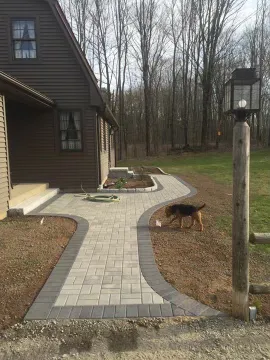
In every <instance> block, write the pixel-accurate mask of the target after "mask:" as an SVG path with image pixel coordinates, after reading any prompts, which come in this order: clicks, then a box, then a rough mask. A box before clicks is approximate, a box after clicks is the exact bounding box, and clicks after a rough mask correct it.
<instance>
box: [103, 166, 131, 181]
mask: <svg viewBox="0 0 270 360" xmlns="http://www.w3.org/2000/svg"><path fill="white" fill-rule="evenodd" d="M133 175H134V173H133V171H130V170H129V169H128V167H113V168H110V172H109V177H110V178H112V179H119V178H120V177H122V178H131V177H132V176H133Z"/></svg>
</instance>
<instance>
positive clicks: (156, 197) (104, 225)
mask: <svg viewBox="0 0 270 360" xmlns="http://www.w3.org/2000/svg"><path fill="white" fill-rule="evenodd" d="M154 179H156V180H157V181H158V183H159V184H160V185H161V186H160V185H159V188H160V190H158V191H155V192H146V193H121V194H119V197H120V202H117V203H95V202H94V203H93V202H89V201H87V200H84V199H83V197H82V196H79V195H76V194H64V195H62V196H60V197H58V199H56V200H55V201H53V202H52V203H51V204H49V205H48V206H47V207H46V208H45V209H43V210H42V213H43V214H67V215H72V216H77V217H80V218H83V219H86V220H87V222H88V223H89V228H88V231H87V230H86V231H85V232H86V235H85V237H84V239H83V241H82V243H81V244H77V245H76V244H75V242H74V241H73V243H74V244H75V245H72V244H69V246H68V247H67V249H66V250H65V252H64V254H63V255H64V256H65V257H64V258H63V259H62V258H61V260H60V262H59V264H60V265H61V266H62V268H61V267H60V266H56V268H55V269H54V272H55V276H54V278H53V279H54V280H52V276H51V277H50V278H49V279H48V281H47V284H46V285H45V287H44V288H43V290H42V291H41V293H40V295H39V297H38V298H37V300H36V301H35V303H34V304H33V306H32V308H30V311H29V313H28V314H27V316H26V319H27V318H28V319H35V318H40V315H39V312H41V313H42V312H46V311H47V312H48V308H49V304H48V303H49V301H51V308H50V311H49V312H48V314H47V316H48V317H49V318H53V317H54V316H55V317H58V318H69V317H72V314H73V315H74V314H75V315H74V316H76V317H78V318H90V317H97V318H99V317H121V316H123V317H125V316H142V315H143V314H144V315H143V316H171V315H172V314H174V315H177V314H181V313H182V314H189V313H190V314H193V315H196V312H195V313H192V308H196V309H200V313H202V312H205V311H207V310H209V309H210V308H208V307H207V306H204V305H202V304H200V303H198V302H196V301H194V300H193V299H190V298H188V297H186V296H184V295H183V298H181V297H180V298H179V297H178V294H179V293H178V292H177V291H176V290H175V289H173V288H172V287H171V286H170V285H169V284H167V283H166V282H165V280H164V279H163V278H162V276H161V275H160V274H159V272H158V270H157V267H156V265H155V263H154V260H153V255H152V254H151V253H149V251H152V250H151V246H149V232H148V230H147V229H143V227H144V226H145V227H147V225H148V217H149V216H150V215H151V209H153V208H154V207H157V208H158V207H159V204H162V203H165V202H169V201H172V200H174V199H178V198H181V197H186V196H188V195H189V194H190V192H191V190H190V188H189V187H188V186H186V185H185V184H184V183H183V182H181V181H179V179H177V178H176V177H174V176H167V175H155V176H154ZM149 209H150V213H148V215H145V216H144V215H143V214H147V210H148V212H149ZM147 216H148V217H147ZM138 223H139V225H138ZM140 225H141V229H140ZM138 229H139V232H138ZM80 232H81V234H83V230H80V229H79V231H78V232H77V233H79V234H76V235H77V236H79V235H80ZM138 234H139V235H138ZM78 240H79V237H78ZM138 242H139V247H138ZM150 245H151V244H150ZM72 246H74V248H72ZM76 246H77V247H79V251H78V253H77V256H76V254H75V253H74V251H75V247H76ZM139 252H141V253H140V254H139ZM148 253H149V256H148ZM72 256H73V257H72ZM59 264H58V265H59ZM140 264H141V266H140ZM142 269H143V273H142ZM143 274H144V275H145V276H146V277H147V279H145V277H144V275H143ZM146 280H147V281H148V283H149V284H150V285H151V286H150V285H149V284H148V283H147V281H146ZM54 283H55V284H54ZM60 283H61V285H60V286H59V284H60ZM57 284H58V291H57V290H56V289H57ZM52 285H55V291H53V289H54V288H53V287H52V291H50V293H51V294H48V289H49V290H50V289H51V288H50V287H49V286H52ZM158 289H160V291H158ZM155 290H156V291H157V292H159V293H160V294H162V296H161V295H159V294H158V293H157V292H156V291H155ZM48 295H51V298H50V300H48V301H45V300H44V299H45V298H46V296H48ZM179 295H180V294H179ZM176 298H177V299H176ZM165 299H167V300H165ZM173 299H176V301H173ZM187 299H190V303H189V301H187ZM182 301H185V302H184V303H183V304H184V307H183V308H181V309H177V307H175V306H173V307H172V306H171V304H170V302H172V303H174V304H176V305H177V306H178V305H181V302H182ZM177 302H178V303H177ZM42 303H43V305H44V308H45V310H44V308H43V307H42ZM123 305H124V307H123ZM134 305H136V306H134ZM144 305H149V306H150V307H149V306H148V307H147V306H146V307H143V306H144ZM157 305H158V306H157ZM121 306H122V307H121ZM180 307H181V306H180ZM185 307H186V309H185ZM64 309H66V310H64ZM76 309H77V310H76ZM185 311H186V312H185ZM209 311H210V313H211V311H212V315H213V314H219V313H218V312H217V311H215V310H213V309H210V310H209Z"/></svg>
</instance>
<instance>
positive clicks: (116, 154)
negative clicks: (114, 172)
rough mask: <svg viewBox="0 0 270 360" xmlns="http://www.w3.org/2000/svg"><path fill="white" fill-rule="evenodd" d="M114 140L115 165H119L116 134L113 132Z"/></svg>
mask: <svg viewBox="0 0 270 360" xmlns="http://www.w3.org/2000/svg"><path fill="white" fill-rule="evenodd" d="M113 142H114V163H115V167H117V151H116V136H115V133H114V134H113Z"/></svg>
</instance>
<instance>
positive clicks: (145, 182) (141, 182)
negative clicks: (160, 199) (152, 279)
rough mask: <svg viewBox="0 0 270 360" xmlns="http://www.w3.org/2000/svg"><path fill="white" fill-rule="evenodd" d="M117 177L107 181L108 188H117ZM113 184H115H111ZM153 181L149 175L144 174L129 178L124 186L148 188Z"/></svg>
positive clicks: (126, 187) (125, 187) (128, 187)
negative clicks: (136, 177) (137, 177)
mask: <svg viewBox="0 0 270 360" xmlns="http://www.w3.org/2000/svg"><path fill="white" fill-rule="evenodd" d="M116 181H117V179H110V178H108V179H107V180H106V182H105V184H104V185H105V186H104V187H105V188H106V189H116V186H115V183H116ZM111 184H113V185H111ZM153 185H154V184H153V181H152V180H151V178H150V177H149V176H148V175H142V176H141V177H140V178H139V179H127V183H126V184H125V185H124V186H123V188H124V189H136V188H146V187H150V186H153Z"/></svg>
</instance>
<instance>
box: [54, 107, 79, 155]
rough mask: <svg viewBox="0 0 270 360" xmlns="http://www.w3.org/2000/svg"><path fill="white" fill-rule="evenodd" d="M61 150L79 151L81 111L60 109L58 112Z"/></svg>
mask: <svg viewBox="0 0 270 360" xmlns="http://www.w3.org/2000/svg"><path fill="white" fill-rule="evenodd" d="M59 121H60V140H61V150H67V151H81V150H82V131H81V128H82V127H81V112H80V111H73V110H62V111H60V112H59Z"/></svg>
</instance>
